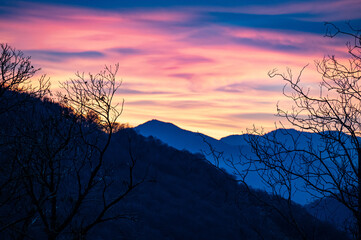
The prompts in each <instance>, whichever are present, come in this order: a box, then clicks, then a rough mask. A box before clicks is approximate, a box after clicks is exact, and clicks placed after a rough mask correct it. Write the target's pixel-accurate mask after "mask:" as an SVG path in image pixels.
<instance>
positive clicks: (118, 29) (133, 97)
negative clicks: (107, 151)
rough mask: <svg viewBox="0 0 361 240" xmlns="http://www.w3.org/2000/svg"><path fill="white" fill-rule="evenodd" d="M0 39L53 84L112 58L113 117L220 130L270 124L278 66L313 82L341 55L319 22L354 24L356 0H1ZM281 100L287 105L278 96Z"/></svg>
mask: <svg viewBox="0 0 361 240" xmlns="http://www.w3.org/2000/svg"><path fill="white" fill-rule="evenodd" d="M0 3H1V4H0V42H2V43H9V44H10V45H11V46H13V47H15V48H16V49H19V50H22V51H23V52H24V53H25V54H26V55H30V56H32V62H33V63H34V65H35V66H37V67H41V68H42V70H41V73H46V74H47V75H48V76H49V77H50V78H51V80H52V89H53V90H54V91H56V90H57V89H58V82H61V81H66V80H68V79H70V78H71V77H73V76H74V73H75V72H77V71H80V72H86V73H87V72H92V73H97V72H99V71H100V70H102V69H103V68H104V66H105V65H110V64H112V65H114V64H116V63H119V64H120V70H119V72H118V77H119V79H122V80H123V84H122V86H121V88H120V90H119V92H118V93H117V101H119V102H120V101H121V100H122V99H123V98H124V100H125V105H124V113H123V115H122V117H121V119H120V121H121V122H123V123H125V122H127V123H130V124H131V125H133V126H136V125H138V124H141V123H143V122H145V121H148V120H151V119H158V120H161V121H167V122H172V123H174V124H176V125H178V126H180V127H182V128H185V129H188V130H192V131H199V132H202V133H205V134H207V135H210V136H212V137H216V138H220V137H223V136H227V135H230V134H240V133H242V132H245V131H246V129H247V128H251V127H252V126H253V124H256V125H257V126H258V127H264V128H265V129H266V130H271V129H273V128H274V122H275V121H278V120H280V119H278V118H276V117H275V116H274V114H275V113H276V104H277V102H280V104H282V103H283V101H285V97H283V95H282V87H283V85H284V83H283V81H282V80H281V79H277V78H269V77H268V76H267V73H268V71H270V70H272V69H274V68H277V69H279V71H280V72H285V71H286V68H287V67H289V68H291V69H292V70H293V71H294V73H295V74H297V73H298V71H299V70H300V69H301V68H302V67H303V66H305V65H306V64H310V65H309V66H308V67H307V68H306V71H305V72H304V75H303V78H302V79H303V80H304V84H305V86H311V87H315V86H317V82H319V81H320V76H319V74H317V72H316V70H315V67H314V60H320V59H322V58H323V57H324V56H327V55H336V56H338V57H340V58H343V57H346V56H347V55H346V54H345V53H346V50H347V49H346V47H345V42H346V41H347V40H348V39H345V38H341V37H338V38H333V39H330V38H325V37H324V33H325V27H324V22H326V21H327V22H332V23H335V24H337V25H338V26H340V27H345V22H346V21H351V23H352V24H354V25H355V26H357V27H359V28H360V27H361V14H360V12H361V4H360V0H327V1H323V0H320V1H299V2H297V1H266V0H255V1H241V0H238V1H230V0H207V1H205V0H201V1H197V0H183V1H180V0H178V1H176V0H167V1H161V0H157V1H150V0H138V1H135V0H128V1H123V0H118V1H117V0H96V1H95V0H88V1H81V0H76V1H65V0H58V1H45V0H44V1H41V0H38V1H32V0H30V1H17V0H0ZM284 104H286V105H287V103H286V102H285V103H284Z"/></svg>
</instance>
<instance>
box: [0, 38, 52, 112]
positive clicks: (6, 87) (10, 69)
mask: <svg viewBox="0 0 361 240" xmlns="http://www.w3.org/2000/svg"><path fill="white" fill-rule="evenodd" d="M0 51H1V52H0V104H1V109H0V113H2V112H5V111H8V110H9V109H11V108H14V107H16V106H17V105H18V104H19V100H18V102H14V99H12V101H10V102H9V99H10V97H11V96H10V97H9V96H8V95H9V94H10V95H11V93H16V94H18V93H27V94H29V95H31V96H33V97H34V96H35V97H39V98H42V97H44V96H45V95H46V94H47V93H49V86H50V81H49V79H47V78H46V76H45V75H42V76H40V78H39V79H38V83H37V84H36V85H33V84H32V82H33V81H32V78H33V76H34V75H35V74H36V73H37V72H38V71H39V70H40V68H35V67H34V66H33V65H32V63H31V57H30V56H24V53H23V52H21V51H18V50H16V49H15V48H13V47H11V46H9V45H8V44H4V43H1V44H0Z"/></svg>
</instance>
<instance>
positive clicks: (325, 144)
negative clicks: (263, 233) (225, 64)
mask: <svg viewBox="0 0 361 240" xmlns="http://www.w3.org/2000/svg"><path fill="white" fill-rule="evenodd" d="M326 26H327V33H326V36H328V37H331V38H332V37H335V36H336V35H343V36H348V37H351V38H352V41H351V42H348V43H347V48H348V53H349V56H350V57H349V59H348V60H347V61H343V60H338V59H337V58H336V57H335V56H327V57H325V58H324V59H323V60H321V61H318V62H316V66H317V69H318V72H319V73H320V74H321V76H322V81H321V83H320V86H319V89H318V91H317V93H315V91H314V89H310V88H307V87H304V86H303V85H302V83H301V77H302V72H303V71H304V69H302V71H301V72H300V73H299V74H298V75H297V76H294V75H293V74H292V72H291V70H289V69H288V70H287V73H284V74H282V73H279V72H278V71H276V70H273V71H271V72H270V73H269V76H270V77H280V78H282V79H283V80H284V81H285V82H286V85H285V87H284V90H283V93H284V95H285V96H286V97H287V98H288V99H290V100H291V101H292V102H293V106H292V108H291V109H287V108H286V109H284V108H282V107H281V106H280V105H278V106H277V111H278V116H280V117H282V118H284V119H286V122H287V123H290V124H291V125H292V126H294V127H295V128H296V129H297V130H298V131H295V130H287V129H278V130H276V131H273V132H271V133H267V134H264V133H263V132H262V130H261V131H259V130H258V129H256V128H254V129H252V130H251V131H250V133H251V134H250V135H248V143H249V144H250V146H251V149H252V153H250V154H243V156H242V157H241V158H240V161H237V162H235V161H229V163H230V164H231V165H232V166H233V167H234V169H236V171H237V173H238V175H239V176H240V178H241V179H242V180H244V181H245V183H247V175H249V174H252V173H254V172H255V173H257V174H258V176H259V177H260V178H261V179H262V180H263V183H264V184H266V185H267V186H268V189H271V190H272V192H273V193H274V195H275V196H279V197H282V198H286V199H287V200H288V201H289V202H290V204H289V206H291V202H292V200H294V196H295V195H297V194H300V193H302V194H305V195H307V196H309V197H310V198H312V199H324V198H332V199H336V200H337V201H338V202H339V203H341V204H342V205H344V206H345V207H346V208H347V209H349V211H351V212H352V214H353V217H354V219H352V220H351V221H350V222H349V224H351V226H349V227H350V229H352V231H351V233H352V234H353V236H354V237H355V239H361V138H360V137H361V86H360V79H361V50H360V49H361V31H360V30H357V29H354V28H353V27H352V26H351V25H349V27H350V28H349V29H350V30H349V31H342V30H341V29H339V28H338V27H337V26H335V25H334V24H331V23H326ZM283 126H284V125H283V124H282V123H281V127H282V128H283ZM311 133H312V134H311ZM291 210H292V209H290V211H289V213H290V214H288V215H287V216H286V218H288V219H291V221H293V225H294V226H296V227H299V226H298V223H297V221H295V218H294V217H293V215H292V211H291ZM298 230H300V233H301V232H304V231H303V230H302V229H301V228H298ZM305 237H306V235H305V236H303V237H302V238H303V239H305Z"/></svg>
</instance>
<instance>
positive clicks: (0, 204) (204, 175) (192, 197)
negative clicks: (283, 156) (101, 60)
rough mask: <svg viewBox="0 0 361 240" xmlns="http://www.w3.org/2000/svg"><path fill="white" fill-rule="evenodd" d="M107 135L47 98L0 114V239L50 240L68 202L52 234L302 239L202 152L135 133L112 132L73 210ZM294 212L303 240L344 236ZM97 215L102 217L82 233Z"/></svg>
mask: <svg viewBox="0 0 361 240" xmlns="http://www.w3.org/2000/svg"><path fill="white" fill-rule="evenodd" d="M16 96H17V98H23V97H26V98H28V96H25V95H20V94H18V95H16ZM105 138H106V134H105V133H104V132H101V131H100V130H99V127H98V126H97V124H96V123H94V122H93V121H92V120H91V119H87V118H79V117H77V118H75V117H74V115H73V114H72V112H71V110H69V109H66V108H63V107H61V106H60V105H59V104H55V103H52V102H50V101H41V100H39V99H34V98H30V97H29V98H28V99H27V101H24V104H22V105H19V106H18V107H17V108H14V109H12V110H11V111H6V113H3V114H1V115H0V140H1V142H0V143H1V144H0V163H1V166H2V168H1V170H0V171H1V173H0V174H1V175H0V181H1V182H0V184H1V192H0V239H49V237H47V236H49V233H48V232H47V229H49V228H50V227H51V226H52V225H54V227H57V226H58V225H59V223H61V222H64V221H65V222H66V220H67V216H69V214H70V213H72V211H73V209H75V208H77V209H78V211H77V212H76V214H74V216H73V218H72V219H70V222H69V224H68V225H66V227H64V228H61V227H62V225H60V226H59V227H57V229H61V232H60V233H58V235H57V236H56V237H55V238H53V239H85V237H86V239H157V240H159V239H207V240H211V239H301V237H300V236H299V234H298V232H297V231H296V230H295V229H294V228H293V227H292V225H291V224H289V223H288V222H286V221H285V220H284V219H283V218H281V217H280V215H279V214H278V213H276V212H274V211H272V210H271V209H269V208H268V207H267V206H266V205H267V204H264V203H265V202H270V201H275V199H274V198H273V197H271V196H269V195H267V194H266V193H264V192H261V191H258V192H256V191H253V190H252V191H251V193H252V194H251V196H250V195H249V192H248V191H247V190H246V189H244V188H243V187H242V186H240V185H239V184H238V183H237V182H236V181H235V179H234V178H233V177H232V176H231V175H228V174H226V173H224V172H222V171H219V170H218V169H217V168H216V167H215V166H213V165H211V164H209V163H208V162H207V161H206V160H205V159H204V156H202V155H199V154H196V155H195V154H191V153H189V152H187V151H179V150H176V149H174V148H172V147H169V146H167V145H165V144H163V143H162V142H160V141H159V140H156V139H154V138H152V137H148V138H145V137H143V136H140V135H138V134H137V133H136V132H135V131H134V130H133V129H122V130H120V131H118V132H117V133H115V134H114V135H113V138H112V141H111V145H110V147H109V148H108V149H107V151H106V153H105V158H104V164H103V165H102V167H101V169H100V171H99V172H98V173H97V175H96V177H95V178H94V179H93V180H92V182H91V185H92V186H93V188H91V190H89V193H87V194H86V195H85V197H84V201H82V202H81V204H80V206H78V205H77V203H78V197H79V192H80V193H81V192H82V191H84V186H87V185H86V184H88V182H87V181H88V179H89V177H90V176H89V175H91V174H90V173H91V172H92V171H93V169H94V168H95V166H96V165H97V161H98V160H97V159H98V158H97V157H98V155H99V154H100V153H99V152H97V151H96V148H93V147H91V146H93V145H94V146H101V145H102V144H104V141H105V140H104V139H105ZM94 149H95V150H94ZM53 179H54V180H53ZM55 180H56V181H55ZM54 181H55V182H56V184H54V186H55V187H51V186H52V185H50V186H49V183H54ZM138 183H139V185H137V184H138ZM129 186H134V188H133V187H132V188H129ZM128 190H129V191H128ZM123 195H124V197H123ZM119 196H122V198H121V201H119V202H117V203H116V204H114V205H110V204H109V203H110V202H112V201H113V200H114V199H117V198H118V197H119ZM254 196H256V198H254ZM255 199H261V200H262V201H256V200H255ZM281 202H282V201H281ZM108 205H110V206H109V208H108V209H109V211H107V212H105V213H104V214H103V215H102V214H101V213H102V210H103V209H104V207H105V206H108ZM52 206H55V207H52ZM293 208H294V210H295V212H296V218H297V219H298V220H301V221H300V222H302V225H301V226H300V227H301V228H302V229H303V230H304V231H305V232H307V235H308V237H310V239H347V238H346V237H345V236H344V235H343V234H342V233H341V232H339V231H337V230H335V229H334V227H332V226H331V225H328V224H326V223H322V222H320V221H319V220H316V219H315V218H313V217H311V215H309V214H307V213H306V211H305V210H304V208H302V207H300V206H298V205H294V206H293ZM285 211H286V208H285ZM100 215H101V218H100V219H101V220H102V221H99V222H98V223H97V224H96V225H95V226H94V227H93V228H91V229H90V230H89V231H88V232H86V233H87V234H86V235H85V234H83V232H82V231H83V229H85V227H86V226H89V224H91V223H93V222H94V221H95V220H96V219H97V218H98V217H99V216H100ZM47 223H49V225H50V226H47ZM79 236H81V237H79Z"/></svg>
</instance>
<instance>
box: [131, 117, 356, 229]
mask: <svg viewBox="0 0 361 240" xmlns="http://www.w3.org/2000/svg"><path fill="white" fill-rule="evenodd" d="M135 131H136V132H137V133H139V134H141V135H143V136H145V137H150V136H152V137H154V138H156V139H159V140H160V141H162V142H164V143H166V144H167V145H169V146H171V147H174V148H176V149H178V150H186V151H189V152H191V153H202V154H204V156H205V157H206V158H207V160H208V161H209V162H211V163H213V164H217V165H218V164H219V165H218V167H220V168H222V169H224V170H226V171H227V172H228V173H230V174H232V173H233V172H234V169H232V167H230V166H228V165H227V164H225V162H224V161H219V163H218V162H216V161H215V159H214V157H213V156H212V154H209V153H210V151H211V149H210V146H211V147H212V148H214V150H215V151H216V152H217V153H220V152H222V153H223V155H222V156H223V158H224V159H227V158H231V157H233V159H237V158H238V157H239V156H240V153H241V152H242V153H243V154H252V151H251V147H250V146H249V145H248V143H247V141H246V140H247V137H248V136H249V135H248V134H244V135H230V136H226V137H223V138H221V139H220V140H217V139H215V138H212V137H209V136H207V135H204V134H202V133H197V132H192V131H188V130H185V129H181V128H179V127H178V126H176V125H174V124H172V123H167V122H162V121H159V120H151V121H148V122H145V123H143V124H141V125H139V126H137V127H135ZM277 131H278V132H277ZM282 131H285V132H282ZM273 133H275V134H277V135H278V137H279V138H282V137H283V138H285V139H284V141H285V142H287V141H288V140H289V139H287V137H295V136H297V137H299V138H300V139H299V144H300V145H301V146H302V145H303V146H302V147H307V144H306V142H307V141H306V140H309V139H311V138H312V141H313V142H314V144H320V138H319V136H317V135H316V134H312V133H300V132H298V131H296V130H294V129H279V130H276V132H271V133H268V134H273ZM285 133H286V134H285ZM285 135H287V136H286V137H285ZM247 182H248V184H249V185H250V186H252V187H254V188H259V189H262V190H266V191H267V187H265V186H264V184H263V183H262V182H261V180H260V177H259V176H258V175H257V174H256V173H251V174H249V176H248V178H247ZM293 200H294V201H296V202H297V203H300V204H302V205H305V207H306V209H307V210H308V211H309V212H310V213H311V214H312V215H314V216H316V217H317V218H319V219H320V220H323V221H325V220H326V221H329V222H331V223H333V224H334V225H335V226H338V225H340V226H341V224H343V222H345V221H347V219H350V217H351V213H350V212H349V211H348V210H347V209H345V207H343V206H342V205H341V204H340V203H338V202H335V201H334V200H332V199H328V198H325V199H324V200H322V201H319V200H316V201H315V202H310V200H309V199H308V197H307V195H305V193H303V192H298V193H296V194H295V195H294V198H293Z"/></svg>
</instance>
